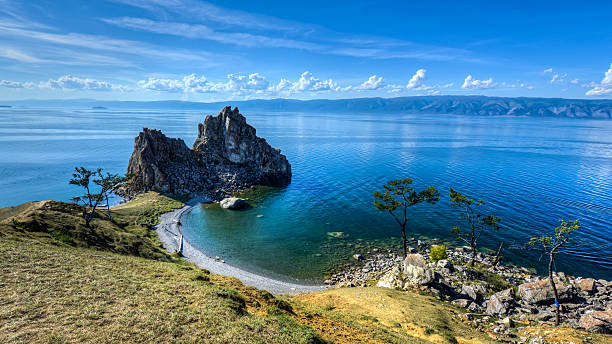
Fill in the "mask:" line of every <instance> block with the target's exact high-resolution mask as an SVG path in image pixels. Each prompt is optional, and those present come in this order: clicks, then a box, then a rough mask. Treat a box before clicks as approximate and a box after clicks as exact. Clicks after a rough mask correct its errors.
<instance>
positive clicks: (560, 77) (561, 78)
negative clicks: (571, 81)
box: [550, 73, 567, 84]
mask: <svg viewBox="0 0 612 344" xmlns="http://www.w3.org/2000/svg"><path fill="white" fill-rule="evenodd" d="M565 78H567V73H563V74H559V73H556V74H555V75H553V77H552V79H550V83H551V84H554V83H555V82H556V83H562V82H564V81H565Z"/></svg>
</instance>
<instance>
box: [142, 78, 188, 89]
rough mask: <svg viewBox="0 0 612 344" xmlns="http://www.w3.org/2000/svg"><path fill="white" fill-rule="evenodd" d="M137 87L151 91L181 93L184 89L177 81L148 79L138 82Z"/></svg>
mask: <svg viewBox="0 0 612 344" xmlns="http://www.w3.org/2000/svg"><path fill="white" fill-rule="evenodd" d="M138 87H140V88H144V89H146V90H152V91H164V92H182V91H183V90H184V89H185V86H184V85H183V83H182V82H181V81H179V80H172V79H158V78H149V79H148V80H140V81H138Z"/></svg>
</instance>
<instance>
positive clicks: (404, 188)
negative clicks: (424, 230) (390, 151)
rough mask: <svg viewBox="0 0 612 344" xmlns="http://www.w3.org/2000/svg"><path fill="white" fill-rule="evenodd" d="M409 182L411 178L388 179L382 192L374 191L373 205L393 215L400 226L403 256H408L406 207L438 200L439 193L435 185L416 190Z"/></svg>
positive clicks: (432, 202)
mask: <svg viewBox="0 0 612 344" xmlns="http://www.w3.org/2000/svg"><path fill="white" fill-rule="evenodd" d="M411 184H412V179H411V178H406V179H401V180H390V181H389V182H388V183H387V184H384V185H383V188H384V189H385V191H384V192H380V191H376V192H374V199H375V200H374V207H376V209H377V210H379V211H388V212H389V214H391V216H393V219H395V222H397V223H398V224H399V225H400V227H401V228H402V248H403V250H404V257H406V256H408V251H407V248H406V244H407V240H406V223H407V222H408V208H409V207H412V206H413V205H417V204H419V203H422V202H427V203H430V204H434V203H436V202H437V201H438V200H440V193H439V192H438V190H436V188H435V187H433V186H430V187H428V188H426V189H425V190H422V191H419V192H417V191H414V189H413V188H412V187H411V186H410V185H411ZM398 208H399V209H400V211H399V212H400V215H399V216H398V215H397V214H396V213H395V211H396V210H397V209H398Z"/></svg>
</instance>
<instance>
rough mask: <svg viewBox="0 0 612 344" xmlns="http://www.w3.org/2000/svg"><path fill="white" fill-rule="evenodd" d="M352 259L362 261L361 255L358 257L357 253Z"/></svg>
mask: <svg viewBox="0 0 612 344" xmlns="http://www.w3.org/2000/svg"><path fill="white" fill-rule="evenodd" d="M353 259H355V260H363V256H362V255H360V254H359V253H355V254H354V255H353Z"/></svg>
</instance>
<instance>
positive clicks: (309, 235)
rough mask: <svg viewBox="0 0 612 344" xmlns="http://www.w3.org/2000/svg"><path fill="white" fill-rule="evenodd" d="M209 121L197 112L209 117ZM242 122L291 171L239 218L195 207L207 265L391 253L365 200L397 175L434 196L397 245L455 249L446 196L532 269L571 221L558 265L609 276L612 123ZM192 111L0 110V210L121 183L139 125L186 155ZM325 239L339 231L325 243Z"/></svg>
mask: <svg viewBox="0 0 612 344" xmlns="http://www.w3.org/2000/svg"><path fill="white" fill-rule="evenodd" d="M213 112H215V111H212V110H211V111H208V112H205V113H213ZM245 114H246V115H247V120H248V121H249V123H251V124H252V125H254V126H255V127H256V128H257V133H258V134H259V135H260V136H263V137H265V138H266V139H267V140H268V142H270V143H271V144H272V145H273V146H274V147H278V148H281V149H282V151H283V153H284V154H286V155H287V157H288V159H289V161H290V162H291V164H292V167H293V181H292V183H291V185H289V187H287V188H285V189H281V190H272V191H270V192H268V193H266V194H265V195H261V196H260V197H258V198H257V203H256V204H257V205H256V207H254V208H252V209H249V210H246V211H240V212H232V211H225V210H221V209H218V208H204V207H197V208H195V209H194V210H193V211H192V212H191V213H190V215H189V216H188V217H187V218H186V219H185V220H184V222H183V224H184V226H183V230H184V232H185V235H186V237H187V238H188V239H189V240H190V241H191V242H192V243H193V244H194V245H196V246H199V247H201V248H203V250H204V251H205V252H207V253H208V254H210V255H219V256H221V257H223V258H224V259H225V260H227V261H228V262H232V263H234V264H237V265H240V266H243V267H245V268H248V269H252V270H257V271H260V272H263V273H266V274H269V275H273V276H277V277H278V276H280V277H282V278H285V279H293V278H300V279H308V280H316V279H319V278H321V277H322V275H323V274H324V272H325V271H326V270H327V269H328V268H330V267H331V266H333V265H335V264H337V263H338V262H343V261H345V259H346V258H347V257H350V256H351V255H352V253H354V252H355V251H359V250H367V248H368V247H369V245H372V244H375V245H395V247H397V244H398V243H399V241H398V238H399V237H398V234H399V230H398V227H397V225H396V224H395V223H394V222H393V220H392V219H391V218H390V217H389V215H388V214H384V213H379V212H376V211H375V210H374V208H373V205H372V201H373V200H372V192H373V191H375V190H376V189H377V188H379V187H380V185H381V184H382V183H384V182H386V181H387V180H389V179H391V178H403V177H406V176H410V177H412V178H413V179H414V180H415V186H416V187H417V188H421V187H425V186H429V185H435V186H437V187H438V188H439V189H440V190H441V193H442V196H443V197H442V199H441V201H440V202H439V203H438V204H436V205H433V206H432V205H419V206H416V207H414V209H412V211H411V214H410V219H409V228H410V232H411V233H410V234H409V235H410V236H412V237H415V238H440V239H442V240H444V241H446V242H448V243H451V244H453V243H455V242H454V240H453V236H452V235H451V234H450V233H449V229H450V228H451V227H452V226H453V225H455V224H456V223H457V214H456V213H455V212H454V210H453V209H451V208H450V207H449V205H448V188H449V187H453V188H455V189H457V190H459V191H461V192H464V193H467V194H468V195H471V196H473V197H474V198H480V199H483V200H484V201H486V202H487V210H488V211H490V212H493V213H495V214H497V215H498V216H500V217H501V218H502V224H503V227H502V229H501V230H500V231H499V232H497V233H491V234H489V233H487V234H485V235H484V236H483V238H481V245H482V246H483V247H486V248H489V249H496V248H497V246H498V245H499V242H500V241H501V240H504V241H505V242H506V247H508V248H507V250H506V251H505V255H506V257H507V258H508V259H511V260H513V261H515V262H517V263H520V264H526V265H528V266H534V267H537V266H538V265H541V264H542V263H544V262H545V260H542V261H541V262H538V260H539V259H540V253H539V252H536V251H533V250H526V249H525V242H526V241H527V240H528V239H529V238H530V237H532V236H536V235H541V234H542V233H544V232H546V231H549V230H551V229H553V228H554V227H555V225H556V224H557V223H558V220H560V219H576V218H579V219H581V220H582V222H583V225H584V226H583V228H582V229H581V230H580V232H578V233H576V235H575V238H576V240H575V242H574V243H573V244H572V245H569V246H568V247H567V248H566V249H565V250H564V253H563V254H562V255H561V256H560V257H559V258H560V259H559V263H558V264H557V268H558V269H560V270H564V271H567V272H570V273H573V274H579V275H584V276H595V277H600V278H606V279H612V244H611V243H610V239H611V238H612V122H609V121H591V120H566V119H539V118H505V117H503V118H502V117H500V118H485V117H468V116H440V115H434V116H424V115H405V114H376V115H372V114H363V115H359V114H357V115H355V114H350V115H348V114H329V113H248V112H246V111H245ZM203 118H204V115H203V113H202V111H197V112H196V111H163V112H159V111H146V110H142V111H107V110H104V111H101V110H95V111H94V110H68V109H1V110H0V192H1V196H0V206H9V205H16V204H19V203H22V202H25V201H30V200H40V199H60V200H68V199H70V197H72V196H74V195H75V194H78V193H79V190H77V189H75V188H74V187H72V186H70V185H68V182H67V181H68V179H69V178H70V175H71V169H72V168H73V167H74V166H77V165H79V166H80V165H83V166H87V167H90V168H94V167H98V166H100V167H104V168H105V169H107V170H109V171H112V172H117V173H121V172H125V169H126V167H127V161H128V159H129V156H130V154H131V151H132V146H133V138H134V136H136V135H137V133H138V132H139V131H140V129H141V127H142V126H147V127H151V128H158V129H162V130H163V131H164V133H166V134H167V135H168V136H171V137H181V138H183V139H184V140H185V142H186V143H187V144H188V145H190V144H191V143H192V142H193V140H194V139H195V137H196V134H197V127H196V125H197V123H198V122H201V121H202V120H203ZM338 232H341V233H342V234H341V235H340V238H338V237H337V236H338Z"/></svg>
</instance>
